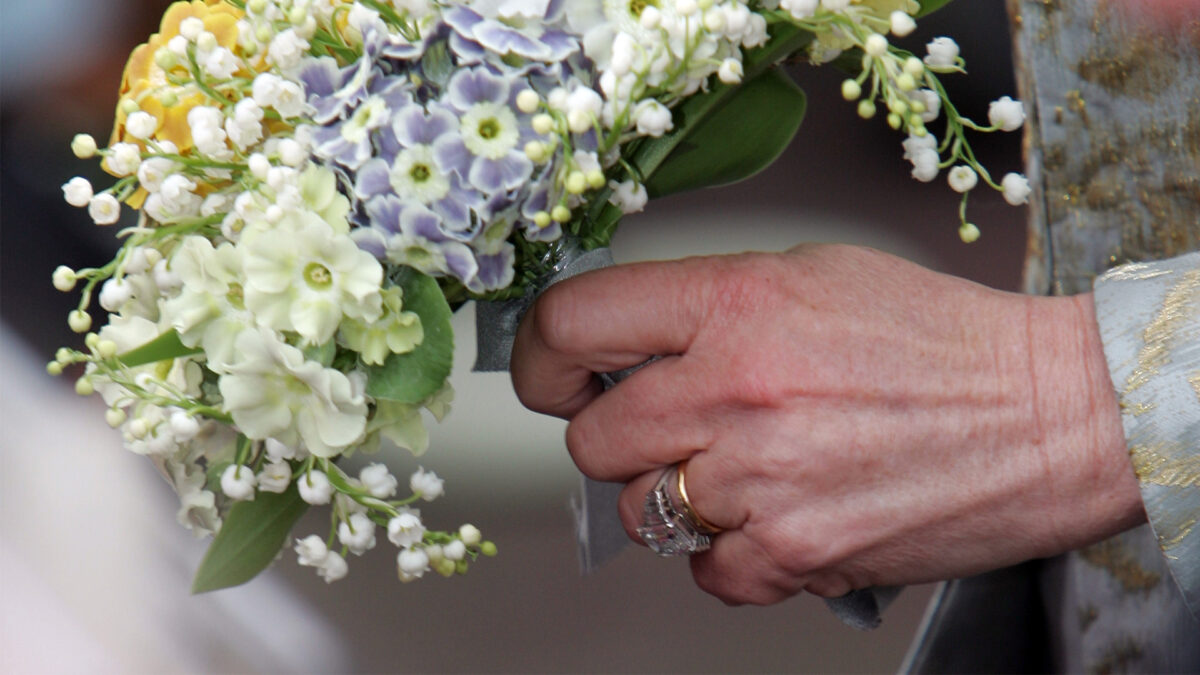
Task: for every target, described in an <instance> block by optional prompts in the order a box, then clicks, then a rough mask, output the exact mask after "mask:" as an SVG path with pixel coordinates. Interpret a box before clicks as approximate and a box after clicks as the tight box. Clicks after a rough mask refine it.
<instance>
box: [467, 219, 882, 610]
mask: <svg viewBox="0 0 1200 675" xmlns="http://www.w3.org/2000/svg"><path fill="white" fill-rule="evenodd" d="M612 265H613V259H612V251H610V250H609V249H607V248H597V249H593V250H591V251H585V250H583V249H582V248H580V247H579V246H577V245H575V244H573V243H571V242H567V243H566V245H564V246H563V247H562V248H561V249H560V250H559V256H558V261H557V263H556V264H555V265H554V268H553V269H554V273H553V274H551V275H550V276H549V277H547V278H546V280H545V283H543V284H541V285H540V286H539V287H538V288H536V289H534V291H533V292H532V293H527V294H526V295H525V296H523V297H520V298H516V299H513V300H506V301H503V302H476V303H475V338H476V344H477V345H478V347H477V353H476V356H475V367H474V368H473V370H475V371H476V372H498V371H505V370H508V367H509V360H510V357H511V356H512V347H513V340H514V339H515V338H516V335H517V326H519V325H520V324H521V317H523V316H524V315H525V312H526V311H528V309H529V308H530V307H531V306H532V305H533V302H534V301H535V300H536V299H537V296H538V295H540V294H541V292H542V291H544V290H546V289H547V288H549V287H550V286H552V285H554V284H556V283H558V282H559V281H563V280H564V279H570V278H571V277H573V276H577V275H579V274H583V273H584V272H590V271H592V270H597V269H601V268H603V267H610V266H612ZM642 365H645V364H642ZM640 367H641V366H636V367H634V368H630V369H627V370H623V371H621V372H618V373H604V374H602V375H601V379H603V380H604V384H605V388H606V389H607V388H609V387H612V386H614V385H615V384H616V383H617V382H620V381H621V380H622V379H624V378H625V377H628V376H629V375H631V374H632V373H633V372H634V371H636V370H637V369H638V368H640ZM581 481H582V485H581V489H580V493H579V497H578V499H577V500H573V503H572V505H571V506H572V510H573V511H574V513H575V531H576V537H577V540H578V544H579V567H580V570H581V571H582V573H583V574H590V573H591V572H593V571H595V570H597V569H599V567H600V566H601V565H603V564H604V563H606V562H608V561H609V560H611V559H612V558H614V557H616V555H617V554H618V553H620V552H621V551H622V550H623V549H624V548H625V547H626V546H627V545H628V544H629V537H628V536H627V535H626V534H625V528H624V527H622V526H621V521H620V519H619V518H618V517H617V499H618V498H619V496H620V494H621V489H622V488H623V487H624V486H623V485H622V484H620V483H603V482H600V481H595V480H592V479H590V478H588V477H586V476H582V477H581ZM899 593H900V589H899V588H869V589H864V590H860V591H852V592H851V593H848V594H847V595H844V596H842V597H840V598H830V599H827V600H826V601H825V602H826V603H827V604H828V605H829V609H830V610H832V611H833V613H834V614H835V615H836V616H837V617H838V618H839V619H841V620H842V622H843V623H845V624H846V625H849V626H852V627H854V628H858V629H861V630H868V629H871V628H875V627H876V626H878V625H879V624H880V622H881V618H880V612H881V611H882V610H883V609H884V608H886V607H887V605H888V604H890V603H891V601H892V600H893V599H894V598H895V597H896V596H897V595H898V594H899Z"/></svg>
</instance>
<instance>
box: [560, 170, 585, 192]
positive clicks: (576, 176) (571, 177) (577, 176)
mask: <svg viewBox="0 0 1200 675" xmlns="http://www.w3.org/2000/svg"><path fill="white" fill-rule="evenodd" d="M565 187H566V189H567V192H569V193H571V194H573V195H577V194H581V193H583V191H584V190H586V189H587V178H586V177H585V176H584V175H583V172H582V171H572V172H571V173H570V174H568V175H567V180H566V185H565Z"/></svg>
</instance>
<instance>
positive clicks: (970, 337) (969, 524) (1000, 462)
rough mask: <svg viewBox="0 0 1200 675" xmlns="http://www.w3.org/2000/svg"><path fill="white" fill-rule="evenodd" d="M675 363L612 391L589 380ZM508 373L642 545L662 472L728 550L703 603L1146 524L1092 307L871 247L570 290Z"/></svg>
mask: <svg viewBox="0 0 1200 675" xmlns="http://www.w3.org/2000/svg"><path fill="white" fill-rule="evenodd" d="M651 355H666V356H665V357H664V358H662V359H661V360H659V361H656V362H654V363H652V364H650V365H648V366H647V367H645V368H643V369H641V370H639V371H638V372H636V373H635V374H633V375H632V376H631V377H629V378H628V379H626V380H624V381H623V382H621V383H620V384H618V385H617V386H616V387H615V388H613V389H612V390H611V391H609V392H606V393H602V387H601V385H600V383H599V381H598V379H597V378H596V377H595V375H594V374H595V373H599V372H607V371H615V370H620V369H623V368H627V367H630V366H633V365H635V364H638V363H641V362H643V361H645V360H646V359H647V358H649V357H650V356H651ZM512 377H513V383H514V386H515V388H516V391H517V394H518V396H519V397H520V399H521V401H522V402H523V403H524V404H525V405H527V406H528V407H530V408H531V409H533V410H537V411H540V412H544V413H548V414H551V415H557V416H560V417H564V418H567V419H569V420H570V424H569V426H568V428H567V448H568V450H569V451H570V453H571V455H572V457H573V458H574V460H575V462H576V464H578V466H579V467H580V469H581V470H582V471H583V472H584V473H585V474H587V475H588V476H591V477H593V478H596V479H599V480H607V481H621V482H625V483H627V484H628V485H627V487H626V488H625V490H624V492H623V494H622V497H621V504H620V512H621V513H620V515H621V520H622V522H623V524H624V526H625V528H626V530H628V531H629V533H630V536H631V537H633V538H634V539H635V541H636V540H637V538H636V535H635V533H634V528H636V527H637V525H638V524H639V520H640V518H641V504H642V501H643V499H644V496H645V495H646V493H647V492H648V491H649V490H650V489H652V487H653V484H654V481H655V480H656V479H657V477H658V475H659V474H660V473H661V472H662V471H663V469H664V468H665V467H667V466H670V465H671V464H673V463H675V462H679V461H681V460H684V459H687V460H689V464H688V472H687V480H688V492H689V494H690V496H691V499H692V502H693V504H694V506H695V507H696V509H697V510H698V512H699V513H700V514H701V515H702V516H703V517H704V518H706V519H707V520H709V521H711V522H712V523H714V524H716V525H719V526H720V527H722V528H725V529H726V530H727V531H725V532H723V533H721V534H719V535H718V536H717V537H716V538H715V541H714V545H713V548H712V549H711V550H710V551H708V552H706V553H703V554H700V555H696V556H693V557H692V558H691V562H692V573H693V576H694V577H695V580H696V583H697V584H698V585H699V586H700V587H701V588H703V589H704V590H706V591H708V592H710V593H712V594H714V595H716V596H718V597H719V598H721V599H722V600H724V601H726V602H729V603H755V604H768V603H773V602H778V601H780V600H782V599H784V598H787V597H789V596H791V595H793V594H795V593H797V592H800V591H802V590H804V591H809V592H812V593H815V594H818V595H821V596H826V597H833V596H838V595H842V594H844V593H846V592H848V591H850V590H852V589H857V588H865V587H868V586H874V585H893V584H907V583H916V582H925V581H932V580H937V579H947V578H953V577H960V576H965V575H970V574H973V573H978V572H981V571H984V570H988V569H993V568H997V567H1001V566H1005V565H1009V564H1012V563H1016V562H1019V561H1022V560H1027V559H1030V558H1034V557H1040V556H1046V555H1051V554H1055V553H1059V552H1063V551H1066V550H1070V549H1073V548H1077V547H1080V546H1083V545H1086V544H1088V543H1091V542H1094V541H1098V540H1100V539H1103V538H1105V537H1107V536H1110V535H1112V534H1115V533H1117V532H1119V531H1122V530H1124V529H1127V528H1129V527H1131V526H1133V525H1135V524H1137V523H1139V522H1142V521H1143V520H1144V519H1145V515H1144V513H1143V511H1142V506H1141V501H1140V498H1139V493H1138V487H1137V481H1136V478H1135V476H1134V473H1133V470H1132V468H1131V466H1130V463H1129V460H1128V454H1127V451H1126V449H1125V446H1124V437H1123V434H1122V430H1121V424H1120V413H1119V410H1118V407H1117V403H1116V397H1115V394H1114V392H1113V386H1112V383H1111V381H1110V379H1109V375H1108V370H1107V367H1106V365H1105V361H1104V356H1103V352H1102V350H1101V343H1100V338H1099V333H1098V328H1097V326H1096V322H1095V318H1094V316H1093V313H1092V302H1091V297H1090V296H1077V297H1073V298H1036V297H1028V296H1021V295H1016V294H1011V293H1003V292H999V291H994V290H991V289H988V288H985V287H983V286H979V285H976V284H973V283H970V282H967V281H963V280H961V279H957V278H954V277H950V276H945V275H941V274H937V273H934V272H931V271H929V270H925V269H923V268H921V267H918V266H916V265H913V264H911V263H908V262H905V261H903V260H900V259H897V258H894V257H891V256H888V255H885V254H882V253H879V252H876V251H872V250H869V249H863V248H854V247H846V246H811V247H808V246H806V247H800V248H797V249H793V250H792V251H789V252H787V253H783V254H747V255H740V256H727V257H714V258H697V259H686V260H681V261H676V262H662V263H645V264H638V265H628V266H619V267H615V268H608V269H604V270H599V271H596V272H592V273H589V274H586V275H583V276H580V277H576V278H574V279H571V280H568V281H565V282H562V283H560V284H557V285H555V286H554V287H552V288H551V289H550V290H549V291H547V292H546V293H545V294H544V295H543V296H542V297H541V298H540V299H539V301H538V302H537V303H536V305H535V306H534V308H533V309H532V310H531V311H530V312H529V314H528V315H527V316H526V317H525V320H524V322H523V323H522V324H521V327H520V330H519V332H518V336H517V341H516V345H515V347H514V350H513V359H512Z"/></svg>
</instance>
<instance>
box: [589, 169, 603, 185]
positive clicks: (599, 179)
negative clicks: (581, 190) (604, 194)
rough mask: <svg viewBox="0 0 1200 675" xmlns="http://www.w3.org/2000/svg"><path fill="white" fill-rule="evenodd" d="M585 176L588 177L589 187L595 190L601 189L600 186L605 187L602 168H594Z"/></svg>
mask: <svg viewBox="0 0 1200 675" xmlns="http://www.w3.org/2000/svg"><path fill="white" fill-rule="evenodd" d="M585 177H586V178H587V183H588V187H590V188H592V189H593V190H599V189H600V188H602V187H604V182H605V180H604V172H603V171H601V170H600V169H592V170H591V171H588V172H587V174H586V175H585Z"/></svg>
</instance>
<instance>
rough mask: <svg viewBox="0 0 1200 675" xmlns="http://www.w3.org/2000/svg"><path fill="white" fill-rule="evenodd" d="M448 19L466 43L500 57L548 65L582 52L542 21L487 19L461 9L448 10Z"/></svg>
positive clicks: (572, 39) (575, 44) (461, 7)
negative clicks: (509, 55) (513, 57)
mask: <svg viewBox="0 0 1200 675" xmlns="http://www.w3.org/2000/svg"><path fill="white" fill-rule="evenodd" d="M444 19H445V21H446V24H447V25H448V26H450V28H451V29H453V30H454V32H455V33H457V34H458V35H460V36H461V37H463V38H464V39H465V40H467V41H471V42H476V43H478V44H479V45H481V46H482V47H483V48H484V49H486V50H487V51H489V52H492V53H493V54H497V55H500V56H505V55H508V54H513V55H516V56H520V57H522V58H525V59H529V60H531V61H541V62H543V63H547V62H556V61H561V60H563V59H565V58H566V57H567V56H568V55H570V54H571V52H573V51H575V50H577V49H579V43H578V41H576V39H575V38H574V37H572V36H570V35H568V34H567V33H564V32H562V31H559V30H547V29H546V24H545V23H544V21H543V20H542V17H530V18H523V17H515V16H514V17H499V16H497V17H487V16H484V15H483V14H480V13H478V12H476V11H473V10H472V9H468V8H467V7H463V6H461V5H460V6H455V7H452V8H451V9H449V10H447V11H446V13H445V15H444Z"/></svg>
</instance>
